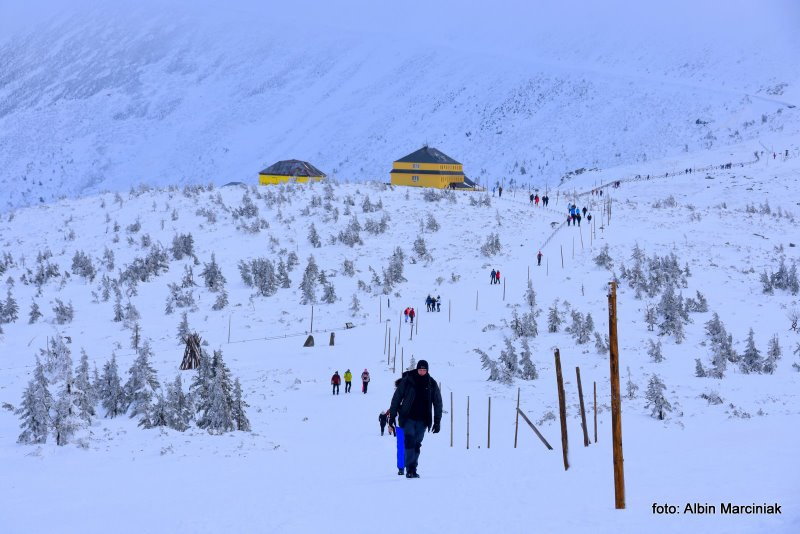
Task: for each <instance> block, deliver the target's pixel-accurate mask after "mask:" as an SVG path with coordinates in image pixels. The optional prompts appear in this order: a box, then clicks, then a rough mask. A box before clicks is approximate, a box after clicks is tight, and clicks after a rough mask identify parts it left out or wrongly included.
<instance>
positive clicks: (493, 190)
mask: <svg viewBox="0 0 800 534" xmlns="http://www.w3.org/2000/svg"><path fill="white" fill-rule="evenodd" d="M494 192H495V188H494V187H493V188H492V196H494Z"/></svg>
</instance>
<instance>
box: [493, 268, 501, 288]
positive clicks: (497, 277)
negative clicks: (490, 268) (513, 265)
mask: <svg viewBox="0 0 800 534" xmlns="http://www.w3.org/2000/svg"><path fill="white" fill-rule="evenodd" d="M494 283H495V284H499V283H500V269H497V270H496V271H495V274H494Z"/></svg>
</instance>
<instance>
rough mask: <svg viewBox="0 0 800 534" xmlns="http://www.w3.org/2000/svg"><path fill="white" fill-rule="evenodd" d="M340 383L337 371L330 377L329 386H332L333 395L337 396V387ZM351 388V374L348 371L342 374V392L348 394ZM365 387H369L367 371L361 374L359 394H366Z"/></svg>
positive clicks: (340, 378)
mask: <svg viewBox="0 0 800 534" xmlns="http://www.w3.org/2000/svg"><path fill="white" fill-rule="evenodd" d="M341 383H342V377H341V376H339V371H336V372H335V373H333V376H332V377H331V385H332V386H333V393H332V394H333V395H338V394H339V385H340V384H341ZM352 386H353V373H351V372H350V369H348V370H347V371H345V372H344V392H345V393H350V388H351V387H352ZM367 386H369V371H367V370H366V369H364V372H363V373H361V393H364V394H366V393H367Z"/></svg>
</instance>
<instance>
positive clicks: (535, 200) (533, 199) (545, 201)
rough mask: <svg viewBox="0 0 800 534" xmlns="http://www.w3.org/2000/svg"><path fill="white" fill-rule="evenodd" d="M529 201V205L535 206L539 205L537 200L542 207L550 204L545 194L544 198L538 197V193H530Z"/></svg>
mask: <svg viewBox="0 0 800 534" xmlns="http://www.w3.org/2000/svg"><path fill="white" fill-rule="evenodd" d="M530 199H531V204H534V205H536V206H538V205H539V200H541V201H542V206H543V207H547V204H548V203H549V202H550V197H548V196H547V194H545V195H544V196H542V197H540V196H539V193H536V194H533V193H531V196H530Z"/></svg>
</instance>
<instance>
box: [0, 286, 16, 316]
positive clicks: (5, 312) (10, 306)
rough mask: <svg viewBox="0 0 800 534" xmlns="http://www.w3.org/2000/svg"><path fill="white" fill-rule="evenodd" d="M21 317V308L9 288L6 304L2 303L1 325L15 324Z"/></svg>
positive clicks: (0, 305) (0, 309)
mask: <svg viewBox="0 0 800 534" xmlns="http://www.w3.org/2000/svg"><path fill="white" fill-rule="evenodd" d="M18 317H19V306H18V305H17V301H16V300H15V299H14V295H12V294H11V288H8V291H7V293H6V300H5V302H0V323H13V322H14V321H16V320H17V318H18Z"/></svg>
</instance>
